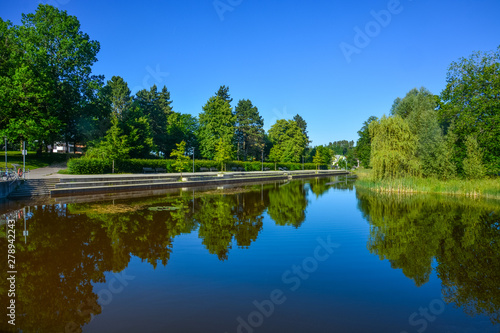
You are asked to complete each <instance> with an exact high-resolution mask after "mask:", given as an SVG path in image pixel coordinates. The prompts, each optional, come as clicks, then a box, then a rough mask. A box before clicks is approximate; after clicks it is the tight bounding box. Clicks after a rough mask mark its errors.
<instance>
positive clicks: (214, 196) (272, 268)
mask: <svg viewBox="0 0 500 333" xmlns="http://www.w3.org/2000/svg"><path fill="white" fill-rule="evenodd" d="M63 200H65V201H64V202H60V203H49V204H47V203H45V204H43V203H40V202H38V203H35V202H33V203H27V204H26V205H24V204H22V205H21V204H20V203H14V204H13V203H9V204H8V205H7V204H4V205H3V206H0V208H1V210H2V211H3V213H7V211H8V215H5V214H4V215H3V219H4V220H5V219H6V218H10V219H15V220H16V224H15V228H16V229H15V232H16V242H15V244H16V254H15V256H16V269H17V275H16V297H15V300H16V326H15V328H16V329H17V330H16V329H13V328H12V326H11V325H8V324H7V323H6V321H7V320H5V318H6V315H5V314H2V317H3V319H2V320H1V321H0V322H1V326H0V330H8V331H13V332H15V331H20V330H22V331H23V332H107V333H109V332H222V333H224V332H227V333H231V332H241V333H252V332H363V333H364V332H397V333H402V332H406V333H411V332H419V333H423V332H440V333H442V332H499V331H500V315H499V311H500V245H499V240H500V214H499V212H500V209H499V208H500V202H499V201H493V200H492V201H488V200H473V199H460V198H456V197H446V196H415V195H413V196H397V195H376V194H374V193H372V192H369V191H367V190H362V189H356V187H355V183H354V182H353V181H350V180H348V179H346V178H345V177H327V178H313V179H306V180H296V181H291V182H276V183H266V184H256V185H248V186H243V187H224V188H219V189H205V190H196V191H194V190H192V189H186V190H176V191H165V192H164V193H160V194H159V195H155V196H149V197H138V194H137V193H136V194H135V197H133V198H123V199H117V198H114V197H112V196H109V198H108V199H107V200H104V199H100V200H101V201H96V202H92V201H91V200H92V199H88V198H86V199H85V198H70V199H63ZM172 207H173V208H172ZM2 230H3V231H2V232H1V233H0V245H1V246H0V249H1V250H2V251H3V253H5V254H6V253H7V244H8V243H7V239H6V232H7V231H6V226H4V228H2ZM24 230H26V231H27V235H26V232H25V231H24ZM23 233H24V235H23ZM2 256H3V257H6V255H2ZM2 262H6V261H4V259H2ZM6 266H7V265H6V264H4V265H2V271H3V272H2V274H3V276H6V275H7V274H6V271H7V269H6V268H5V267H6ZM8 289H9V285H8V283H7V279H6V278H2V280H1V282H0V291H1V293H0V294H1V296H0V297H1V300H2V308H3V309H4V312H6V310H5V309H6V306H7V305H8V304H9V303H8V302H9V300H10V298H8V297H7V294H8V293H7V291H8ZM7 319H8V317H7Z"/></svg>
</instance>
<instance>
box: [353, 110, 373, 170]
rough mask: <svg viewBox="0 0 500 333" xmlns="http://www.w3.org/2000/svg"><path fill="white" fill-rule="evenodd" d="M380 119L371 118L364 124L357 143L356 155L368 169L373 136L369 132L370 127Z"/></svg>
mask: <svg viewBox="0 0 500 333" xmlns="http://www.w3.org/2000/svg"><path fill="white" fill-rule="evenodd" d="M377 119H378V118H377V117H375V116H371V117H369V118H368V119H367V120H366V121H365V122H364V123H363V127H361V129H360V130H359V131H358V135H359V139H358V141H357V142H356V155H357V157H358V159H359V161H360V164H361V165H362V166H363V167H365V168H368V167H369V166H370V154H371V141H372V140H371V136H370V131H369V130H368V125H370V123H371V122H372V121H376V120H377Z"/></svg>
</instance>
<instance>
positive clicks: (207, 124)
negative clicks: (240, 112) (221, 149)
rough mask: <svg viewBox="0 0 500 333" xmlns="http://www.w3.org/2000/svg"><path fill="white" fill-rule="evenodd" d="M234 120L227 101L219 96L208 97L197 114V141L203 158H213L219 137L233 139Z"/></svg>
mask: <svg viewBox="0 0 500 333" xmlns="http://www.w3.org/2000/svg"><path fill="white" fill-rule="evenodd" d="M235 121H236V117H235V116H234V115H233V113H232V112H231V107H230V105H229V102H227V101H225V100H224V99H222V98H221V97H219V96H217V97H216V96H213V97H210V99H209V100H208V101H207V103H206V104H205V106H203V112H202V113H200V115H199V129H198V142H199V143H200V149H201V154H202V155H203V156H204V157H205V158H208V159H213V158H214V156H215V146H216V144H217V142H218V141H219V139H221V138H222V140H223V141H224V142H232V141H233V137H234V132H235V131H234V130H235V127H234V125H235Z"/></svg>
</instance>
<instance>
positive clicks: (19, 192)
mask: <svg viewBox="0 0 500 333" xmlns="http://www.w3.org/2000/svg"><path fill="white" fill-rule="evenodd" d="M58 183H59V179H57V178H48V179H28V180H25V181H24V182H23V183H21V185H19V186H18V187H17V188H16V189H15V190H14V191H12V192H11V193H10V194H9V196H8V198H9V199H19V198H29V197H37V196H49V195H50V191H51V190H52V189H54V188H55V186H56V184H58Z"/></svg>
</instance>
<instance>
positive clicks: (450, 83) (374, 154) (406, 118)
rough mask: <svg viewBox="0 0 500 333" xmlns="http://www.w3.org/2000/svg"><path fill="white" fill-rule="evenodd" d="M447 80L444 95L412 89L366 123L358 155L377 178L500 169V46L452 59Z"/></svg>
mask: <svg viewBox="0 0 500 333" xmlns="http://www.w3.org/2000/svg"><path fill="white" fill-rule="evenodd" d="M446 81H447V85H446V88H445V89H444V90H443V91H442V93H441V94H440V95H439V96H437V95H433V94H432V93H431V92H430V91H428V90H427V89H425V88H423V87H422V88H420V89H412V90H410V91H409V92H408V93H407V94H406V96H405V97H404V98H399V97H398V98H396V100H395V101H394V104H393V106H392V108H391V111H390V116H383V117H382V118H381V119H377V118H376V117H373V116H372V117H370V118H369V119H368V120H367V121H365V122H364V123H363V127H362V128H361V130H360V131H359V132H358V134H359V140H358V142H357V146H356V155H357V157H358V158H359V159H360V161H361V163H362V165H364V166H365V167H368V166H371V167H373V169H374V174H375V176H376V177H377V178H379V179H382V178H393V177H404V176H408V175H412V176H422V177H434V178H438V179H444V180H446V179H450V178H454V177H463V178H467V179H474V178H481V177H483V176H484V175H487V174H489V175H494V174H498V173H499V172H500V126H499V124H500V98H499V97H500V47H499V48H498V49H497V50H496V51H493V52H487V53H482V52H478V53H475V54H473V55H472V56H470V57H469V58H461V59H460V60H459V61H458V62H453V63H452V64H451V65H450V68H449V70H448V75H447V80H446Z"/></svg>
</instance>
